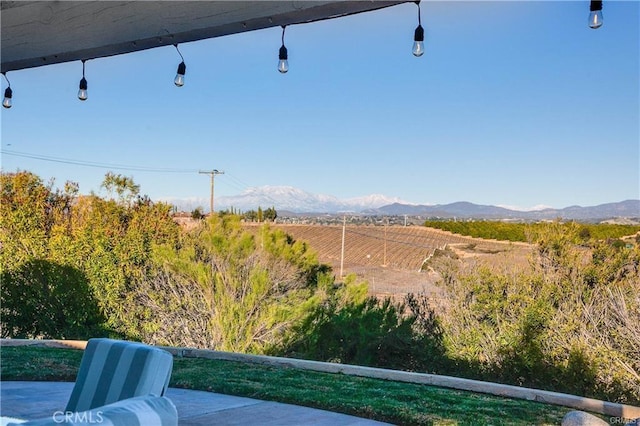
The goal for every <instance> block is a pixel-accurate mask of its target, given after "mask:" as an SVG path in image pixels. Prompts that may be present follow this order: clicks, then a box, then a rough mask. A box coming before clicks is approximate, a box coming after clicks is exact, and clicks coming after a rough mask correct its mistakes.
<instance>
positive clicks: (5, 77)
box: [2, 72, 11, 89]
mask: <svg viewBox="0 0 640 426" xmlns="http://www.w3.org/2000/svg"><path fill="white" fill-rule="evenodd" d="M2 76H3V77H4V79H5V80H7V84H8V85H9V87H8V88H9V89H11V82H10V81H9V79H8V78H7V73H4V72H3V73H2Z"/></svg>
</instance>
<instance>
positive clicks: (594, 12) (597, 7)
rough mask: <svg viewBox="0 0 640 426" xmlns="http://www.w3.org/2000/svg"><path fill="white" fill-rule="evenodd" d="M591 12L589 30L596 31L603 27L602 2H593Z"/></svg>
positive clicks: (596, 0)
mask: <svg viewBox="0 0 640 426" xmlns="http://www.w3.org/2000/svg"><path fill="white" fill-rule="evenodd" d="M589 10H590V12H589V28H593V29H594V30H596V29H598V28H600V27H601V26H602V0H591V5H590V6H589Z"/></svg>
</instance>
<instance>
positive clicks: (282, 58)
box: [278, 25, 289, 74]
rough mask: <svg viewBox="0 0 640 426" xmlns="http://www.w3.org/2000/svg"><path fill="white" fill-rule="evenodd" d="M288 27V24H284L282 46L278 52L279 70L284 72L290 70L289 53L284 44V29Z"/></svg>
mask: <svg viewBox="0 0 640 426" xmlns="http://www.w3.org/2000/svg"><path fill="white" fill-rule="evenodd" d="M286 28H287V26H286V25H283V26H282V46H281V47H280V52H279V54H278V59H279V61H278V71H280V72H281V73H282V74H284V73H286V72H287V71H289V61H288V59H289V55H288V53H287V48H286V47H285V45H284V30H285V29H286Z"/></svg>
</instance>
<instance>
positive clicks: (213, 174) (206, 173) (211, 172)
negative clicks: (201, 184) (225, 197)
mask: <svg viewBox="0 0 640 426" xmlns="http://www.w3.org/2000/svg"><path fill="white" fill-rule="evenodd" d="M198 173H200V174H202V175H209V176H211V199H210V200H209V209H210V210H211V215H213V178H214V177H215V176H216V175H223V174H224V172H222V171H220V170H216V169H213V170H209V171H206V170H200V171H199V172H198Z"/></svg>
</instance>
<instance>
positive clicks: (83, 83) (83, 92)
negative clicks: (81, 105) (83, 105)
mask: <svg viewBox="0 0 640 426" xmlns="http://www.w3.org/2000/svg"><path fill="white" fill-rule="evenodd" d="M85 61H86V59H83V60H82V80H80V88H79V90H78V99H80V100H81V101H86V100H87V98H88V97H89V94H88V93H87V79H86V78H84V63H85Z"/></svg>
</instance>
